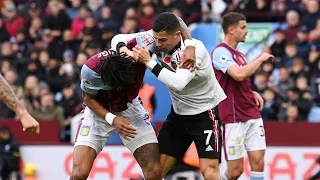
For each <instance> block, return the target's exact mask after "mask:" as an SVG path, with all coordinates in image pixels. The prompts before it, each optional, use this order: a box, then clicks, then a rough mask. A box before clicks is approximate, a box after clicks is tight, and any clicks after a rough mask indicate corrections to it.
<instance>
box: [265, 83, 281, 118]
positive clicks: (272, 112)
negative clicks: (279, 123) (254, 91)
mask: <svg viewBox="0 0 320 180" xmlns="http://www.w3.org/2000/svg"><path fill="white" fill-rule="evenodd" d="M262 97H263V99H264V106H263V109H262V111H261V115H262V118H263V119H264V120H273V121H276V120H277V119H278V118H277V115H278V112H279V103H278V101H277V97H276V93H275V92H274V90H273V89H271V88H268V89H266V90H265V91H264V92H263V94H262Z"/></svg>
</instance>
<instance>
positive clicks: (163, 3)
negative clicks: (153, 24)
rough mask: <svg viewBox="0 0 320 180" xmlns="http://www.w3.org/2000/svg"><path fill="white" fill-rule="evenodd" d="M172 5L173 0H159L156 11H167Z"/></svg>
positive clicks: (173, 3) (173, 5)
mask: <svg viewBox="0 0 320 180" xmlns="http://www.w3.org/2000/svg"><path fill="white" fill-rule="evenodd" d="M174 7H175V1H174V0H160V1H159V3H158V5H157V9H156V13H157V14H160V13H162V12H169V11H171V10H172V9H173V8H174Z"/></svg>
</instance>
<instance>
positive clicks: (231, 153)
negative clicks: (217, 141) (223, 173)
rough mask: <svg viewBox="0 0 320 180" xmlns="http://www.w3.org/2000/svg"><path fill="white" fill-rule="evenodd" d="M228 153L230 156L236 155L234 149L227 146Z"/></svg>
mask: <svg viewBox="0 0 320 180" xmlns="http://www.w3.org/2000/svg"><path fill="white" fill-rule="evenodd" d="M228 152H229V154H230V155H234V154H235V153H236V152H235V147H234V146H229V149H228Z"/></svg>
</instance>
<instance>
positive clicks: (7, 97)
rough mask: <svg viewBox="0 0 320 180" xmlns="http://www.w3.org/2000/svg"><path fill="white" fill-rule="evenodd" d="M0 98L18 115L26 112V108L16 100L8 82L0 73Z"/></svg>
mask: <svg viewBox="0 0 320 180" xmlns="http://www.w3.org/2000/svg"><path fill="white" fill-rule="evenodd" d="M0 100H2V101H3V102H4V103H5V104H6V105H7V106H8V107H9V108H10V109H11V110H13V111H14V112H15V113H16V114H17V115H18V116H19V117H21V116H22V115H23V114H24V113H27V110H26V108H25V107H24V106H23V105H22V104H21V102H20V101H19V100H18V97H17V96H16V95H15V94H14V92H13V90H12V89H11V87H10V85H9V84H8V82H7V81H6V80H5V79H4V78H3V76H2V75H1V74H0Z"/></svg>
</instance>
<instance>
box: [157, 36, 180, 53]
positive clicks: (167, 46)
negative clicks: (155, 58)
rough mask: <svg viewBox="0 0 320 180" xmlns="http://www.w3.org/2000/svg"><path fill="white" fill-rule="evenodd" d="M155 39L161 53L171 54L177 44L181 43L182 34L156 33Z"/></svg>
mask: <svg viewBox="0 0 320 180" xmlns="http://www.w3.org/2000/svg"><path fill="white" fill-rule="evenodd" d="M153 37H154V38H155V40H156V45H157V47H158V48H159V50H160V51H163V52H166V53H167V52H170V51H171V50H172V49H173V48H174V47H176V46H177V44H178V43H179V42H180V37H181V32H180V31H177V32H175V33H167V32H165V31H162V32H154V31H153Z"/></svg>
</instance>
